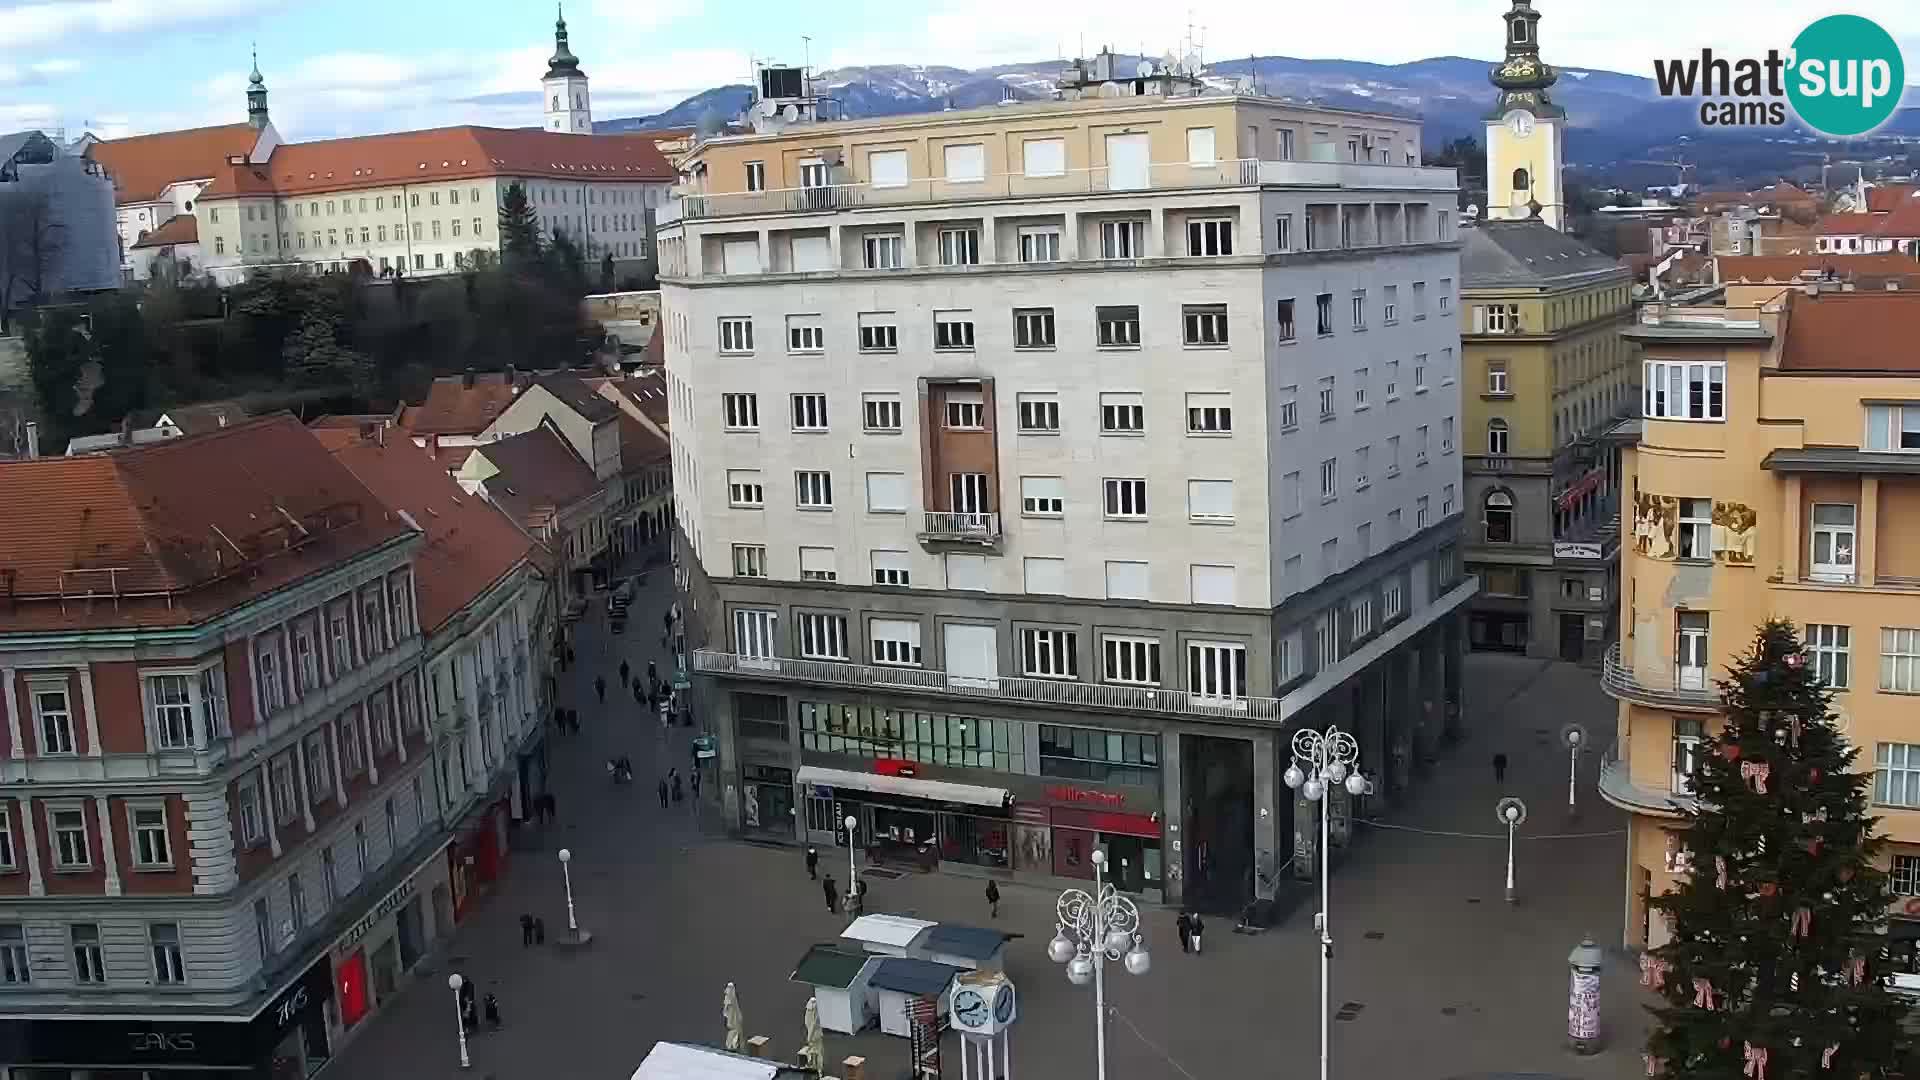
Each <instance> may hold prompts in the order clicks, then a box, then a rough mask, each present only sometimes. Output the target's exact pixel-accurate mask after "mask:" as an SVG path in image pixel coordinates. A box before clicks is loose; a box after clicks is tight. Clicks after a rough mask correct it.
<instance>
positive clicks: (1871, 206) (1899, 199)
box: [1867, 184, 1920, 214]
mask: <svg viewBox="0 0 1920 1080" xmlns="http://www.w3.org/2000/svg"><path fill="white" fill-rule="evenodd" d="M1916 194H1920V187H1916V186H1914V185H1913V184H1882V185H1880V186H1879V187H1875V188H1868V189H1867V209H1868V210H1869V211H1871V212H1873V213H1876V214H1884V213H1887V212H1889V211H1891V210H1893V209H1894V208H1896V207H1898V206H1900V205H1901V204H1903V203H1905V202H1906V201H1907V200H1908V199H1911V198H1913V197H1914V195H1916Z"/></svg>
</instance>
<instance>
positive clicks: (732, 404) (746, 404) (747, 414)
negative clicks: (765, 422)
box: [720, 394, 760, 431]
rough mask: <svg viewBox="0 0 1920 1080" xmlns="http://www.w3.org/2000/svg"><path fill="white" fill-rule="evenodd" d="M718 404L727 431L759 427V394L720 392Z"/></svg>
mask: <svg viewBox="0 0 1920 1080" xmlns="http://www.w3.org/2000/svg"><path fill="white" fill-rule="evenodd" d="M720 406H721V411H722V413H723V414H724V418H725V424H726V428H727V430H728V431H758V430H759V429H760V395H758V394H722V395H720Z"/></svg>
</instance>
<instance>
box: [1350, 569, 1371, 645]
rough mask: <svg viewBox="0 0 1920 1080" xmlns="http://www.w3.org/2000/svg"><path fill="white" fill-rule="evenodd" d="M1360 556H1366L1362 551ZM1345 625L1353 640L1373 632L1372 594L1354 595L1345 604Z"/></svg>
mask: <svg viewBox="0 0 1920 1080" xmlns="http://www.w3.org/2000/svg"><path fill="white" fill-rule="evenodd" d="M1361 557H1362V558H1365V557H1366V556H1365V554H1364V553H1362V555H1361ZM1347 627H1348V636H1349V637H1351V638H1352V640H1354V641H1359V640H1360V639H1361V638H1364V637H1366V636H1367V635H1368V634H1371V633H1373V594H1371V593H1367V594H1364V595H1361V596H1356V597H1354V598H1353V602H1352V603H1350V604H1348V605H1347Z"/></svg>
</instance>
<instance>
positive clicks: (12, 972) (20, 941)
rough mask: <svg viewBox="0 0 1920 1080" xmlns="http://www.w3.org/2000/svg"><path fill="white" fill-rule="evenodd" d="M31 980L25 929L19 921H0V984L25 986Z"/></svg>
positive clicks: (31, 972) (31, 970) (31, 973)
mask: <svg viewBox="0 0 1920 1080" xmlns="http://www.w3.org/2000/svg"><path fill="white" fill-rule="evenodd" d="M32 981H33V969H32V968H30V967H28V966H27V932H26V930H25V929H24V928H23V927H21V925H20V924H19V923H0V985H5V986H25V985H27V984H28V983H30V982H32Z"/></svg>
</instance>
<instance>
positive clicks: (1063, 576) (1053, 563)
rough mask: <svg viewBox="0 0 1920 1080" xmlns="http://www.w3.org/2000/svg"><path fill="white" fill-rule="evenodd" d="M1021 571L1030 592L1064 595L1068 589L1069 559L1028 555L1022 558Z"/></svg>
mask: <svg viewBox="0 0 1920 1080" xmlns="http://www.w3.org/2000/svg"><path fill="white" fill-rule="evenodd" d="M1020 573H1021V577H1022V579H1023V584H1024V585H1025V586H1026V590H1027V592H1029V593H1034V594H1037V595H1054V596H1064V595H1065V594H1066V591H1067V560H1065V559H1063V558H1059V557H1057V556H1056V557H1040V556H1028V557H1027V558H1025V559H1023V560H1021V565H1020Z"/></svg>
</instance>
